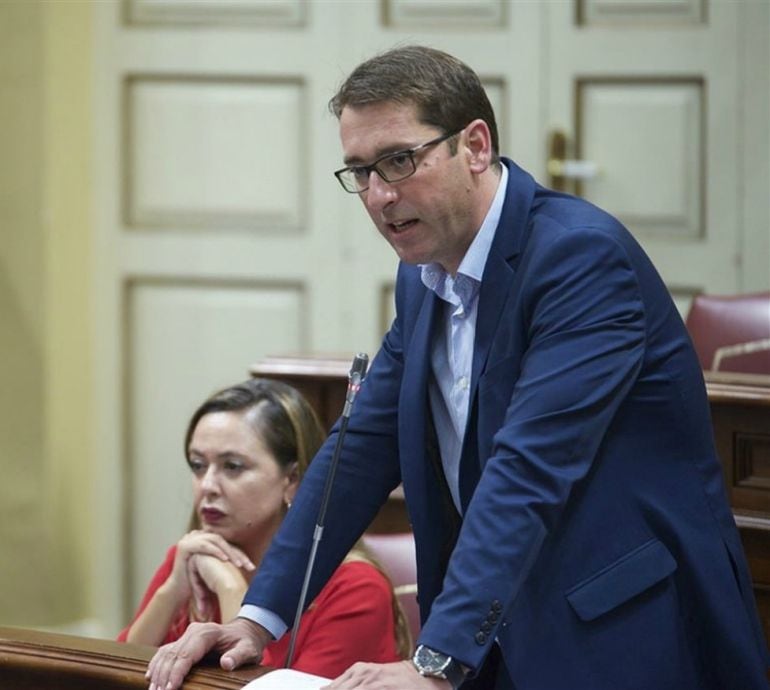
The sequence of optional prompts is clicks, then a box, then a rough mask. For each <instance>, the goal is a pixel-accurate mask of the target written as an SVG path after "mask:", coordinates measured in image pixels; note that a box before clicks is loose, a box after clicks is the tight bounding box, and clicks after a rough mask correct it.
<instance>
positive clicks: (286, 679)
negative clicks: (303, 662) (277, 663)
mask: <svg viewBox="0 0 770 690" xmlns="http://www.w3.org/2000/svg"><path fill="white" fill-rule="evenodd" d="M329 683H331V680H329V679H328V678H321V676H312V675H310V674H309V673H302V671H293V670H292V669H290V668H280V669H278V670H276V671H271V672H270V673H266V674H265V675H264V676H262V677H260V678H257V679H256V680H252V681H251V682H250V683H247V684H246V685H244V686H243V690H318V689H319V688H325V687H326V686H327V685H329Z"/></svg>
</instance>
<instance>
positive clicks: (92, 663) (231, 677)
mask: <svg viewBox="0 0 770 690" xmlns="http://www.w3.org/2000/svg"><path fill="white" fill-rule="evenodd" d="M154 651H155V649H154V648H153V647H145V646H141V645H133V644H121V643H118V642H112V641H108V640H95V639H90V638H85V637H75V636H72V635H56V634H52V633H44V632H38V631H34V630H24V629H21V628H0V687H2V688H8V689H9V690H10V689H13V690H49V689H50V690H117V689H118V688H120V689H121V690H139V689H140V688H141V689H142V690H146V688H147V680H146V679H145V677H144V673H145V671H146V670H147V662H148V661H149V660H150V658H151V657H152V655H153V653H154ZM267 672H268V669H265V668H257V667H255V666H252V667H250V668H249V667H247V668H246V669H243V670H238V671H231V672H225V671H222V670H221V669H219V668H218V667H217V666H216V665H215V664H214V662H205V663H203V664H201V665H200V666H198V667H196V668H195V669H194V670H193V671H192V672H191V673H190V675H189V676H188V677H187V680H186V681H185V683H184V685H183V686H182V688H183V690H215V689H216V690H235V689H236V688H242V687H243V686H244V685H245V684H246V683H248V682H249V681H251V680H253V679H254V678H258V677H259V676H262V675H264V674H265V673H267Z"/></svg>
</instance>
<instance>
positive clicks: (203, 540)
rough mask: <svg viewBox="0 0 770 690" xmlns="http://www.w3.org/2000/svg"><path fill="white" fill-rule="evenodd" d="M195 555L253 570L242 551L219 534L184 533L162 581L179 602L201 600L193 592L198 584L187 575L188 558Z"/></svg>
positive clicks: (199, 531)
mask: <svg viewBox="0 0 770 690" xmlns="http://www.w3.org/2000/svg"><path fill="white" fill-rule="evenodd" d="M195 556H210V557H212V558H214V559H216V560H218V561H219V562H221V563H227V564H230V565H231V566H233V567H234V568H235V569H236V570H237V569H239V568H240V569H243V570H244V571H245V572H253V571H254V569H255V567H254V564H253V563H252V562H251V560H250V559H249V557H248V556H247V555H246V554H245V553H244V552H243V551H241V550H240V549H239V548H238V547H237V546H233V545H232V544H230V543H228V542H227V541H225V539H223V538H222V537H221V536H220V535H218V534H214V533H212V532H204V531H202V530H193V531H192V532H188V533H187V534H185V535H184V536H183V537H182V538H181V539H180V540H179V542H178V543H177V547H176V557H175V558H174V567H173V569H172V571H171V575H169V578H168V580H166V582H165V583H164V585H165V586H168V587H169V588H171V589H173V590H174V592H175V593H176V595H177V599H178V600H180V601H182V600H184V599H188V598H190V597H191V596H194V595H195V596H196V604H197V603H198V601H197V599H198V598H200V599H201V600H202V599H203V597H202V596H201V593H200V591H198V592H196V591H194V588H195V587H197V584H198V583H194V582H193V581H192V580H191V577H190V573H191V571H190V567H189V561H190V559H192V558H193V557H195ZM211 591H212V592H213V591H215V590H213V589H212V590H211ZM201 612H202V611H201Z"/></svg>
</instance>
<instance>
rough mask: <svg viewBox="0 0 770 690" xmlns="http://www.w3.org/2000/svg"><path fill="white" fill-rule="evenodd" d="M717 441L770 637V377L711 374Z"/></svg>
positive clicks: (708, 385)
mask: <svg viewBox="0 0 770 690" xmlns="http://www.w3.org/2000/svg"><path fill="white" fill-rule="evenodd" d="M706 389H707V390H708V396H709V403H710V404H711V417H712V422H713V426H714V440H715V442H716V447H717V452H718V453H719V457H720V458H721V460H722V469H723V471H724V477H725V486H726V487H727V493H728V497H729V499H730V505H731V506H732V509H733V514H734V515H735V522H736V524H737V525H738V530H739V531H740V535H741V540H742V542H743V548H744V550H745V551H746V558H747V559H748V561H749V569H750V570H751V579H752V583H753V586H754V595H755V596H756V600H757V607H758V608H759V615H760V618H761V619H762V625H763V627H764V630H765V638H766V639H768V640H770V376H759V375H747V374H727V373H707V374H706Z"/></svg>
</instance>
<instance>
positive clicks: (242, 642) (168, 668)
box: [144, 618, 272, 690]
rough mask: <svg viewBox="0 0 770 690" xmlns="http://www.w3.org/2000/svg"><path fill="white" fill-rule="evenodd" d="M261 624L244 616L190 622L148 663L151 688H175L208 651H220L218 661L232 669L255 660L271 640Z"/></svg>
mask: <svg viewBox="0 0 770 690" xmlns="http://www.w3.org/2000/svg"><path fill="white" fill-rule="evenodd" d="M271 639H272V638H271V636H270V633H268V632H267V630H265V629H264V628H263V627H262V626H261V625H257V624H256V623H253V622H252V621H249V620H247V619H245V618H236V619H235V620H234V621H232V622H230V623H226V624H225V625H220V624H219V623H191V624H190V625H189V626H188V627H187V630H185V633H184V635H182V637H180V638H179V639H178V640H177V641H176V642H172V643H171V644H167V645H163V646H162V647H161V648H160V649H158V651H157V652H156V653H155V656H153V657H152V659H151V660H150V664H149V666H148V667H147V673H145V676H144V677H145V678H146V679H147V680H149V681H150V690H176V688H179V687H180V686H181V685H182V682H183V681H184V677H185V676H186V675H187V674H188V672H189V671H190V669H191V668H192V667H193V665H194V664H196V663H198V662H199V661H200V660H201V659H202V658H203V657H204V656H205V655H206V654H207V653H208V652H210V651H218V652H223V654H222V658H221V659H220V661H219V665H220V666H221V667H222V668H223V669H224V670H225V671H232V670H233V669H234V668H238V667H239V666H242V665H243V664H245V663H258V662H259V661H260V660H261V659H262V650H263V649H264V648H265V646H266V645H267V643H268V642H269V641H270V640H271Z"/></svg>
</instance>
